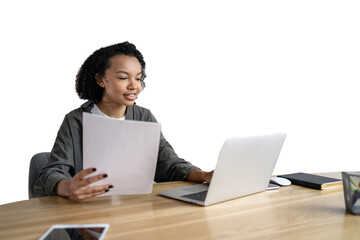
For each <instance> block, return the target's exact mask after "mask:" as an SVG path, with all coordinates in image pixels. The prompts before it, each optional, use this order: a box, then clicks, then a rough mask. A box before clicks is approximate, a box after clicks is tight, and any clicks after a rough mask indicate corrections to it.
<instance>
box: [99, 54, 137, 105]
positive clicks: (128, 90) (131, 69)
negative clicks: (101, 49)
mask: <svg viewBox="0 0 360 240" xmlns="http://www.w3.org/2000/svg"><path fill="white" fill-rule="evenodd" d="M109 63H110V67H109V68H107V69H106V70H105V74H104V76H99V75H96V80H97V83H98V85H99V86H101V87H102V88H104V94H103V96H102V99H101V101H100V103H106V104H107V105H112V106H117V107H124V108H126V106H132V105H134V103H135V100H136V98H137V96H138V95H139V93H140V92H141V77H142V70H141V65H140V63H139V61H138V60H137V58H136V57H130V56H126V55H115V56H113V57H112V58H110V59H109Z"/></svg>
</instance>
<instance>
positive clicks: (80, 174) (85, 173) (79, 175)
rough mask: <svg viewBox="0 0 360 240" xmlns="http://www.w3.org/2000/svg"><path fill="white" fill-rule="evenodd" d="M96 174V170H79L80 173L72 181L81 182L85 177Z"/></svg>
mask: <svg viewBox="0 0 360 240" xmlns="http://www.w3.org/2000/svg"><path fill="white" fill-rule="evenodd" d="M94 172H96V168H87V169H84V170H81V171H80V172H78V173H77V174H76V175H75V176H74V177H73V179H74V180H79V181H80V180H83V179H84V178H85V177H86V176H87V175H89V174H91V173H94Z"/></svg>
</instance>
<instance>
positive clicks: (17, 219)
mask: <svg viewBox="0 0 360 240" xmlns="http://www.w3.org/2000/svg"><path fill="white" fill-rule="evenodd" d="M325 175H327V176H335V177H339V178H340V174H339V173H338V174H325ZM190 184H192V183H189V182H171V183H160V184H155V185H154V189H153V193H152V194H151V195H139V196H106V197H99V198H96V199H91V200H87V201H84V202H78V203H77V202H73V201H72V200H68V199H65V198H62V197H44V198H37V199H31V200H27V201H21V202H16V203H10V204H5V205H1V206H0V238H1V239H37V238H39V237H40V236H41V235H42V234H43V233H44V232H45V231H46V230H47V229H48V228H49V227H50V226H51V225H53V224H85V223H89V224H90V223H109V224H110V228H109V231H108V233H107V235H106V239H360V216H354V215H351V214H349V213H347V212H346V211H345V203H344V197H343V192H342V188H338V189H333V190H322V191H320V190H312V189H309V188H305V187H299V186H295V185H293V186H289V187H282V188H280V189H279V190H269V191H266V192H262V193H258V194H254V195H251V196H247V197H243V198H239V199H236V200H232V201H228V202H224V203H220V204H216V205H212V206H208V207H201V206H195V205H192V204H188V203H184V202H181V201H176V200H173V199H168V198H165V197H161V196H158V195H157V193H158V192H159V191H163V190H167V189H172V188H176V187H181V186H186V185H190Z"/></svg>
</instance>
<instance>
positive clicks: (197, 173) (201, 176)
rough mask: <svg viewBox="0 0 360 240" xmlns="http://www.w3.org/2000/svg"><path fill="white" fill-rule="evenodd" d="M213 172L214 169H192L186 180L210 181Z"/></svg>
mask: <svg viewBox="0 0 360 240" xmlns="http://www.w3.org/2000/svg"><path fill="white" fill-rule="evenodd" d="M213 173H214V170H212V171H211V172H205V171H202V170H193V171H191V172H190V174H189V176H188V178H187V180H189V181H194V182H207V183H210V182H211V178H212V175H213Z"/></svg>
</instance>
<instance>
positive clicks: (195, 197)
mask: <svg viewBox="0 0 360 240" xmlns="http://www.w3.org/2000/svg"><path fill="white" fill-rule="evenodd" d="M207 192H208V191H207V190H206V191H203V192H197V193H191V194H187V195H183V196H181V197H184V198H190V199H192V200H197V201H202V202H203V201H205V198H206V194H207Z"/></svg>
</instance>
